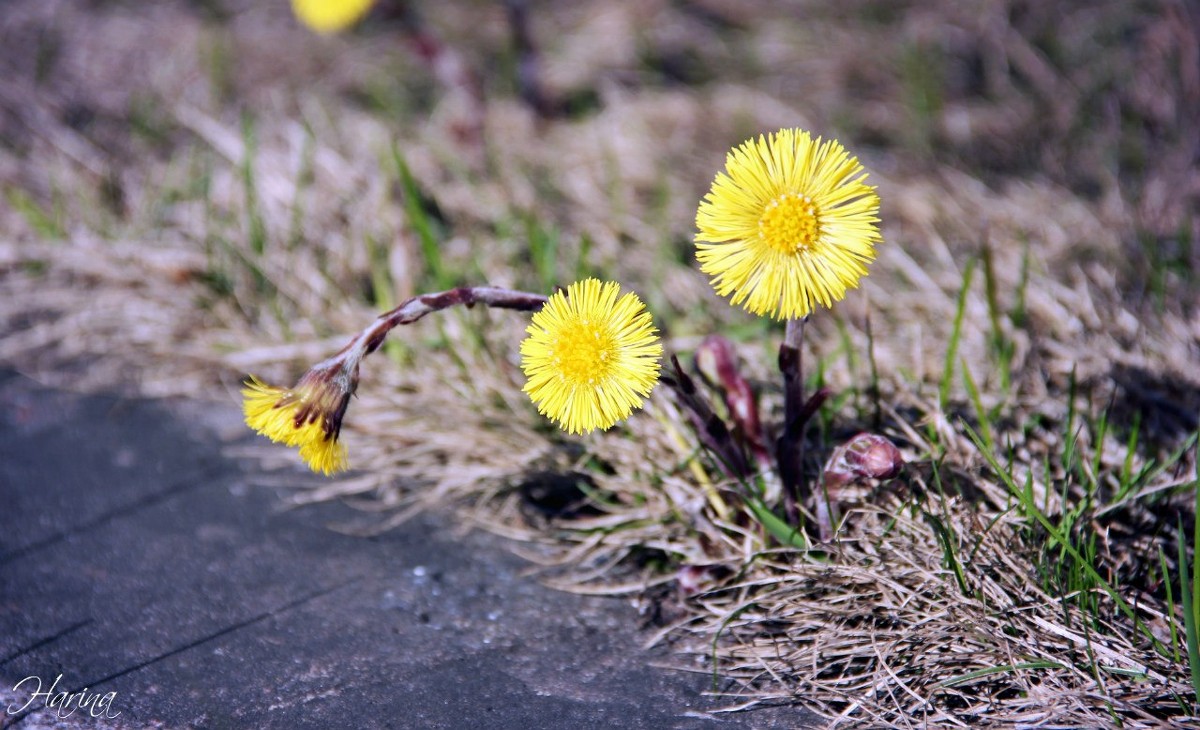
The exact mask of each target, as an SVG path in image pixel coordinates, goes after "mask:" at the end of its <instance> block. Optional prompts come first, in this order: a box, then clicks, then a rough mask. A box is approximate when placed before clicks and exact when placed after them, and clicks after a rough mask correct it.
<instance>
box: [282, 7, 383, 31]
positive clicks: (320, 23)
mask: <svg viewBox="0 0 1200 730" xmlns="http://www.w3.org/2000/svg"><path fill="white" fill-rule="evenodd" d="M374 4H375V0H292V12H293V13H295V14H296V17H297V18H299V19H300V22H302V23H304V24H305V25H307V26H308V27H309V28H311V29H312V30H315V31H316V32H318V33H336V32H337V31H339V30H345V29H346V28H349V27H350V26H351V25H354V24H355V23H357V22H358V21H360V20H362V18H363V16H364V15H366V14H367V11H368V10H370V9H371V6H372V5H374Z"/></svg>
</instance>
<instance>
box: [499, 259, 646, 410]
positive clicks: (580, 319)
mask: <svg viewBox="0 0 1200 730" xmlns="http://www.w3.org/2000/svg"><path fill="white" fill-rule="evenodd" d="M620 291H621V287H620V285H619V284H616V283H614V282H605V283H601V282H600V281H598V280H596V279H587V280H585V281H581V282H576V283H574V284H572V285H570V286H569V287H567V291H566V293H565V294H564V293H563V292H561V291H560V292H556V293H555V294H554V295H553V296H551V297H550V300H549V301H548V302H546V306H545V307H543V308H542V309H541V311H539V312H538V313H537V314H535V315H533V322H532V324H530V325H529V327H528V328H527V330H526V331H527V332H528V333H529V336H528V337H526V338H525V340H524V341H523V342H522V343H521V368H522V369H523V370H524V371H525V375H526V376H527V377H528V378H529V381H528V382H527V383H526V384H525V392H526V393H528V394H529V396H530V398H532V399H533V402H534V403H535V404H536V405H537V409H538V412H540V413H541V414H542V415H544V416H546V417H548V418H549V419H550V420H552V421H554V422H555V423H557V424H558V425H559V426H561V427H562V428H564V429H565V430H566V431H567V432H568V433H585V432H588V431H591V430H593V429H597V428H599V429H606V428H608V427H610V426H612V425H613V424H614V423H616V422H617V421H619V420H621V419H623V418H625V417H627V416H628V415H629V414H630V413H632V412H633V409H634V408H640V407H641V405H642V402H643V401H644V400H645V399H646V397H647V396H649V395H650V391H651V390H653V389H654V385H655V383H657V382H658V372H659V358H660V357H661V356H662V345H661V344H659V342H658V336H657V330H656V329H655V328H654V323H653V321H652V320H651V318H650V314H649V313H648V312H646V309H645V305H643V304H642V301H641V300H640V299H638V297H637V295H636V294H633V293H627V294H624V295H621V294H620Z"/></svg>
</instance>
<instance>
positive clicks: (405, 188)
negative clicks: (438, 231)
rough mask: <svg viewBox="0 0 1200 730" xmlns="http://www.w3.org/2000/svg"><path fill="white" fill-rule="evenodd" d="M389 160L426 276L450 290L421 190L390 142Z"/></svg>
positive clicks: (398, 152) (439, 286)
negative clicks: (393, 169) (393, 168)
mask: <svg viewBox="0 0 1200 730" xmlns="http://www.w3.org/2000/svg"><path fill="white" fill-rule="evenodd" d="M392 160H393V162H394V163H395V165H396V174H397V175H398V176H399V178H400V189H401V191H402V192H403V193H404V213H405V216H406V217H407V218H408V225H409V226H410V227H411V228H412V230H413V232H414V233H416V234H417V241H418V242H419V243H420V244H421V255H422V256H423V257H424V258H425V265H426V266H427V267H428V268H429V277H430V279H431V280H432V283H433V285H434V287H436V288H437V289H439V290H441V289H450V288H452V287H453V286H454V281H453V279H452V277H451V276H450V275H449V272H448V271H447V270H446V264H445V261H444V260H443V259H442V247H441V244H440V242H439V241H438V237H437V235H435V233H434V229H433V221H432V220H431V218H430V216H429V212H428V211H427V210H425V206H424V205H423V204H422V202H421V189H420V187H419V186H418V185H417V180H416V178H414V177H413V175H412V171H411V170H410V169H409V167H408V163H407V162H405V161H404V155H402V154H401V153H400V148H399V147H398V146H397V145H395V144H393V145H392Z"/></svg>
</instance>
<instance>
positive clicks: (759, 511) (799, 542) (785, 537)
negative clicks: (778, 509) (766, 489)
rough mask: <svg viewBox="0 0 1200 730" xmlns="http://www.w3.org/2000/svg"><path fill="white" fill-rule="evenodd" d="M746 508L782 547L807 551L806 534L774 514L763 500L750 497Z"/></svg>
mask: <svg viewBox="0 0 1200 730" xmlns="http://www.w3.org/2000/svg"><path fill="white" fill-rule="evenodd" d="M746 507H748V508H749V509H750V512H751V514H753V515H754V519H756V520H758V523H759V524H760V525H762V526H763V527H764V528H765V529H766V531H767V532H768V533H770V535H771V537H774V538H775V539H776V540H778V541H779V542H780V544H782V545H788V546H791V547H794V548H796V549H797V550H807V549H808V541H807V540H805V539H804V533H802V532H800V530H799V529H798V528H796V527H792V526H791V525H789V524H788V523H787V522H786V521H784V519H783V518H781V517H780V516H779V515H777V514H775V513H774V512H772V511H771V510H770V509H769V508H768V507H767V505H766V504H764V503H763V502H762V500H760V499H758V498H757V497H748V498H747V499H746Z"/></svg>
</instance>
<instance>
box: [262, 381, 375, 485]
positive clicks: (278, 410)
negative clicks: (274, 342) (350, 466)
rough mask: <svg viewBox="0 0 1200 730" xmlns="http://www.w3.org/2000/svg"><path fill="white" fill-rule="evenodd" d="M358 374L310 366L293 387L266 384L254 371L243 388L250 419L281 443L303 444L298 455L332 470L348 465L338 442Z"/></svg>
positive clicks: (319, 468)
mask: <svg viewBox="0 0 1200 730" xmlns="http://www.w3.org/2000/svg"><path fill="white" fill-rule="evenodd" d="M355 380H356V378H355V377H354V376H353V375H350V374H348V373H347V372H346V371H345V370H343V369H341V368H335V369H325V368H321V367H320V366H318V367H316V368H313V369H312V370H309V371H308V372H307V373H305V374H304V377H302V378H301V379H300V382H298V383H296V386H295V387H294V388H291V389H290V390H289V389H286V388H279V387H276V386H273V385H267V384H265V383H263V382H262V381H260V380H259V379H258V378H256V377H254V376H250V379H249V380H248V381H246V383H245V385H244V387H243V388H242V398H243V402H242V411H243V413H244V414H245V416H246V425H247V426H249V427H250V428H252V429H254V430H255V431H257V432H258V433H260V434H262V435H263V436H266V437H267V438H269V439H271V440H272V441H275V442H277V443H282V444H286V445H288V446H297V447H299V448H300V458H301V459H303V460H304V463H306V464H307V465H308V468H310V469H312V470H313V471H315V472H321V473H322V474H325V475H326V476H328V475H329V474H333V473H334V472H339V471H342V470H343V469H345V468H346V466H347V463H348V462H347V458H346V447H345V445H344V444H341V443H339V442H338V436H339V434H340V433H341V430H342V418H343V417H344V416H345V415H346V408H347V406H349V404H350V395H351V394H352V393H353V392H354V387H355V385H356V382H355Z"/></svg>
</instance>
